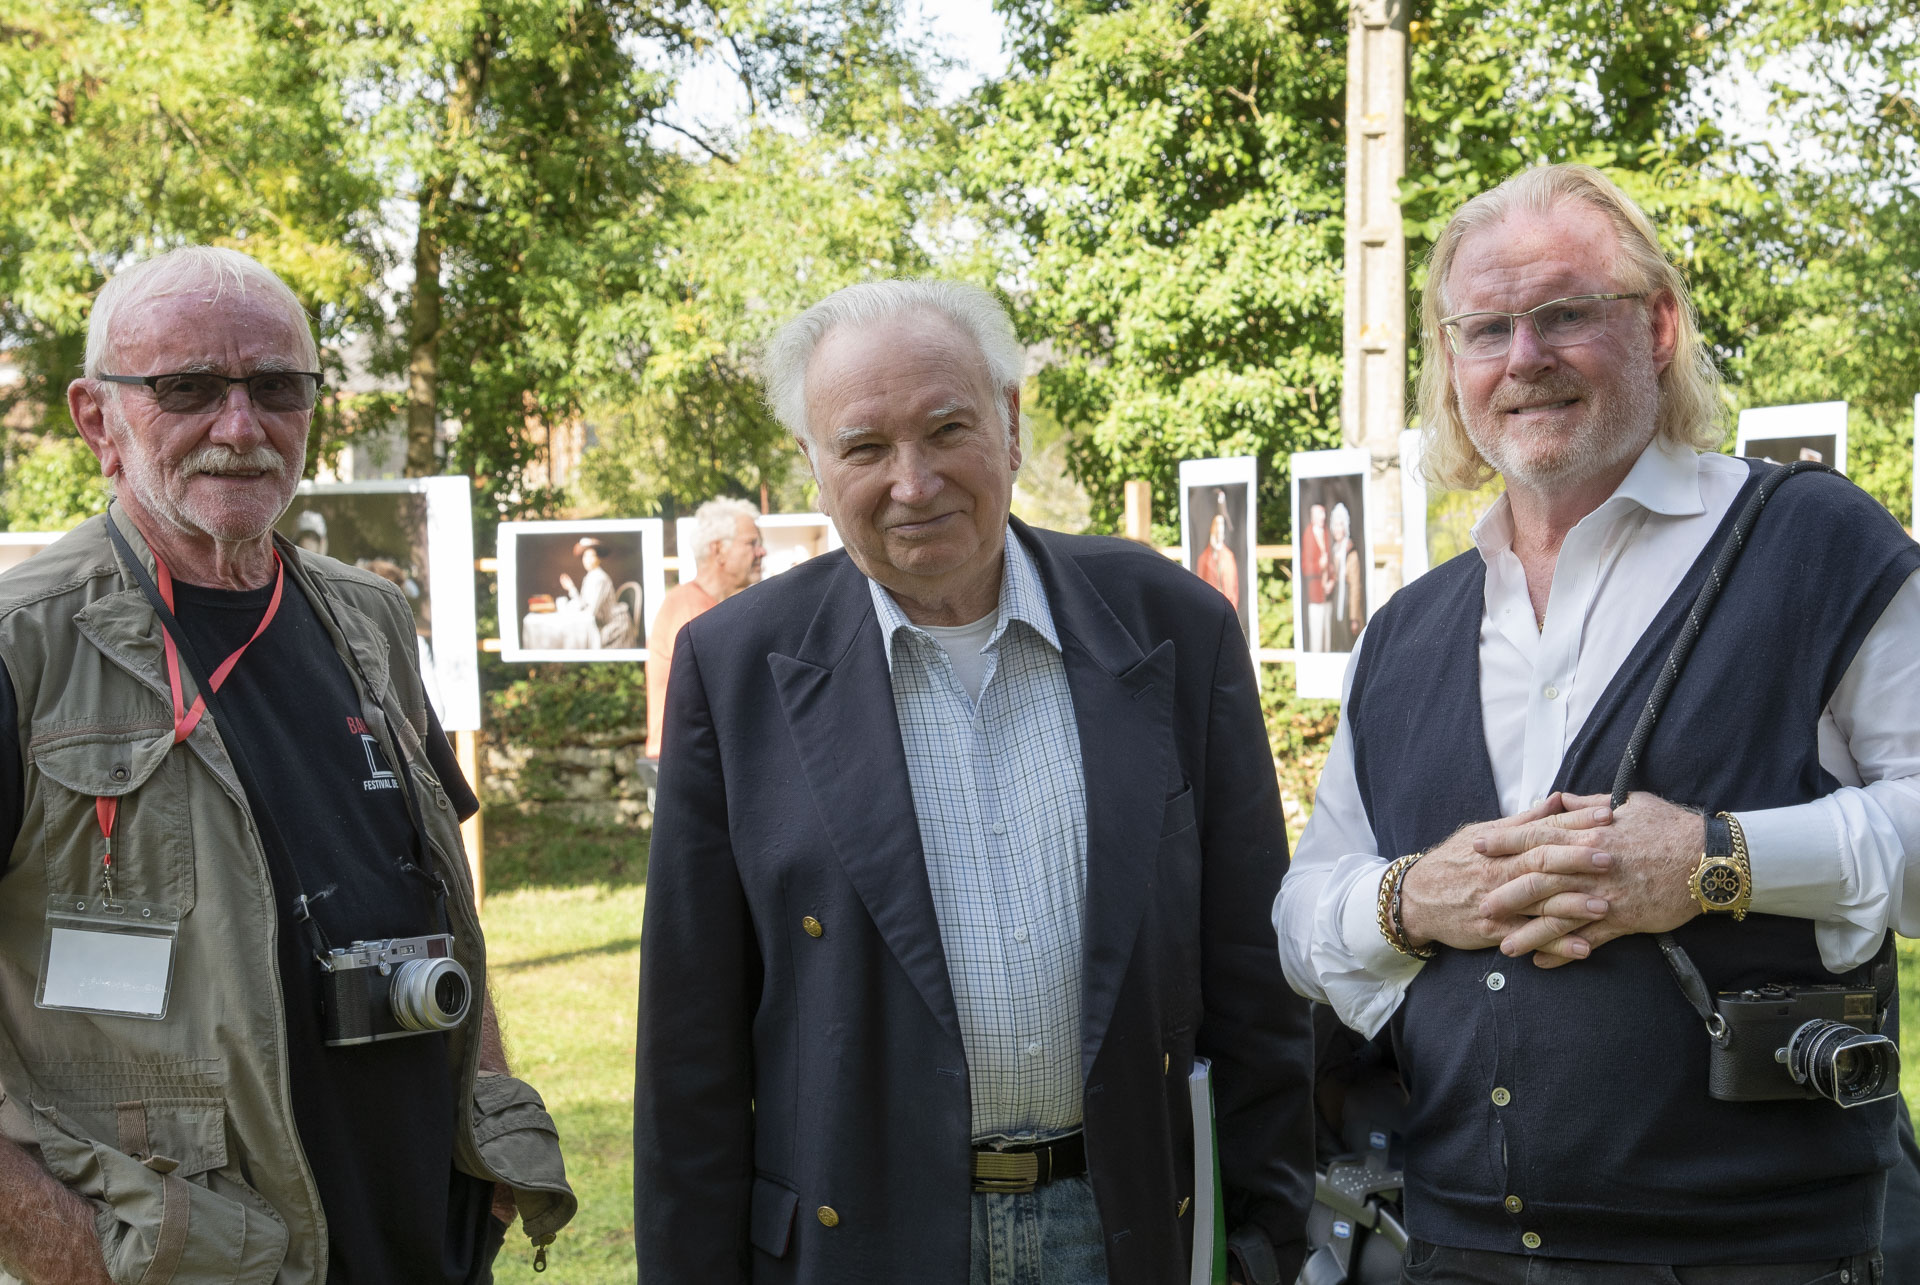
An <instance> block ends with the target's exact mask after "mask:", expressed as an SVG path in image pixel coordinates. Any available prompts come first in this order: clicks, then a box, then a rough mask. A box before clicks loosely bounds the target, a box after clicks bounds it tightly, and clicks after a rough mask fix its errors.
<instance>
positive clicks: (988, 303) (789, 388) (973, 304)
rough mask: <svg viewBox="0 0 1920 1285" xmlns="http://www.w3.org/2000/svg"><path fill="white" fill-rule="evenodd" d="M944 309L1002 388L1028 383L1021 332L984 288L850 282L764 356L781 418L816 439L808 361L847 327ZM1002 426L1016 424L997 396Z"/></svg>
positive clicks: (804, 437)
mask: <svg viewBox="0 0 1920 1285" xmlns="http://www.w3.org/2000/svg"><path fill="white" fill-rule="evenodd" d="M923 309H924V310H927V311H931V312H935V313H938V314H939V315H940V316H942V317H945V318H946V319H947V320H948V321H950V322H952V323H953V324H954V325H955V326H957V327H959V329H960V331H961V333H963V334H965V335H967V336H969V337H970V338H972V340H973V341H974V343H975V344H977V345H978V346H979V348H980V355H981V356H982V357H983V358H985V359H986V363H987V374H988V376H989V377H990V378H991V379H992V380H993V386H994V388H995V390H996V391H999V392H1002V393H1004V392H1006V391H1008V390H1010V389H1016V388H1018V387H1020V379H1021V376H1023V375H1024V374H1025V373H1026V361H1027V354H1026V350H1025V349H1024V348H1022V347H1021V346H1020V340H1019V339H1018V338H1016V337H1015V335H1014V333H1013V321H1012V319H1011V318H1010V317H1008V316H1007V310H1006V308H1004V307H1003V306H1001V303H1000V301H999V300H998V299H996V298H994V296H993V295H992V294H990V293H988V292H987V291H985V290H982V289H981V288H980V287H979V286H973V285H967V284H966V283H964V282H960V281H941V280H938V279H935V278H931V277H921V278H914V279H900V280H893V281H867V282H863V283H861V284H859V285H852V286H848V287H846V288H845V289H843V290H836V291H835V292H834V293H832V294H830V295H828V296H827V297H826V298H824V299H822V300H821V301H820V302H819V303H816V304H814V305H813V306H812V307H811V308H808V309H807V310H806V311H805V312H803V313H801V314H800V315H799V316H797V317H795V318H794V319H793V320H792V321H789V322H788V323H787V324H786V325H784V326H782V327H780V329H779V331H778V332H777V333H776V334H775V335H774V336H773V338H772V340H771V341H769V342H768V344H767V347H766V351H765V353H764V355H763V358H762V363H761V364H762V377H763V378H764V380H765V382H766V387H767V402H768V404H769V405H770V406H771V407H772V408H773V414H774V418H775V419H778V420H779V421H780V423H781V425H782V426H783V427H784V428H785V429H786V430H787V431H788V432H789V433H792V434H793V435H794V437H796V438H798V439H799V441H800V443H801V445H803V446H804V445H807V444H809V442H810V440H811V439H810V438H809V436H808V429H807V363H808V362H810V361H811V360H812V359H813V353H814V350H815V349H816V348H818V347H819V346H820V341H821V340H823V339H825V338H826V337H827V336H828V335H829V334H831V333H832V332H833V331H834V330H836V329H837V328H839V327H840V326H844V325H853V326H871V325H874V324H876V323H878V322H882V321H887V320H889V319H891V318H893V317H896V316H899V315H900V314H901V313H903V312H915V311H920V310H923ZM995 405H996V406H998V408H999V412H1000V423H1001V426H1002V427H1004V428H1007V429H1011V428H1012V427H1013V425H1012V424H1011V423H1010V422H1009V417H1008V413H1007V405H1006V402H1005V400H1004V399H998V398H997V399H995Z"/></svg>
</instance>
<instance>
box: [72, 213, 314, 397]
mask: <svg viewBox="0 0 1920 1285" xmlns="http://www.w3.org/2000/svg"><path fill="white" fill-rule="evenodd" d="M201 290H204V291H206V292H207V294H206V301H207V302H208V303H217V302H218V301H219V300H220V298H221V297H222V296H223V295H225V294H226V293H227V292H228V291H229V290H231V291H232V292H233V293H234V294H236V295H242V296H244V295H245V294H246V293H247V292H248V291H249V290H259V291H260V292H261V293H262V294H264V295H265V296H266V297H267V298H268V299H269V300H272V301H274V302H277V303H279V304H281V305H282V306H283V307H284V308H285V310H286V313H287V316H288V318H289V319H294V318H297V319H298V321H299V324H298V325H297V326H296V327H295V329H297V330H298V331H299V333H300V338H301V344H302V352H301V355H300V360H301V361H302V362H304V363H305V366H306V369H308V370H317V369H319V361H320V349H319V347H318V346H317V345H316V344H315V343H314V341H313V331H312V329H311V328H310V327H309V326H308V325H307V310H306V309H305V308H303V307H301V306H300V299H299V297H298V296H297V295H295V294H294V293H293V291H292V290H291V289H290V288H289V287H288V286H287V283H286V282H284V281H282V280H281V279H280V278H279V277H278V276H277V275H276V274H275V273H274V271H273V270H272V269H271V268H269V267H267V266H266V265H265V264H263V263H261V262H260V261H259V260H258V259H255V258H253V257H252V256H251V255H245V254H242V253H240V251H238V250H229V249H226V248H224V247H222V246H213V245H186V246H181V247H180V248H179V249H177V250H169V251H167V252H166V253H165V254H162V255H157V256H155V257H154V258H151V259H147V260H145V261H144V262H141V263H136V264H134V265H133V266H132V267H130V268H123V269H121V270H120V271H119V272H116V273H114V274H113V276H112V277H110V278H109V279H108V280H107V283H106V284H105V285H103V286H101V287H100V293H99V294H98V295H96V296H95V297H94V300H93V309H92V311H91V313H90V314H89V315H88V317H87V359H86V367H85V373H86V376H87V378H88V379H93V378H95V377H97V376H99V375H100V374H102V373H106V374H113V375H124V374H127V373H129V372H127V371H120V370H114V369H113V364H114V361H115V360H116V357H117V354H116V353H115V351H114V347H113V321H114V318H115V317H117V316H118V315H119V313H120V310H121V309H123V308H126V307H128V306H131V305H138V304H143V303H146V302H148V301H149V300H152V299H163V298H167V297H169V296H174V295H183V294H189V293H192V292H195V291H201ZM132 373H135V374H139V373H143V372H138V371H135V372H132ZM144 373H155V374H159V373H164V372H158V371H156V372H144Z"/></svg>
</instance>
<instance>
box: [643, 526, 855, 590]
mask: <svg viewBox="0 0 1920 1285" xmlns="http://www.w3.org/2000/svg"><path fill="white" fill-rule="evenodd" d="M754 521H755V522H757V523H758V524H759V527H760V543H762V544H764V545H766V546H767V556H766V557H765V558H763V559H762V560H761V562H760V578H761V579H762V580H765V579H766V578H767V577H768V576H777V575H779V574H780V573H781V572H782V571H787V570H791V569H792V568H794V567H797V566H799V565H800V564H801V563H802V562H805V561H806V560H807V559H808V558H817V557H819V556H820V555H821V554H823V553H829V552H831V551H833V550H834V549H837V548H839V547H840V532H839V531H838V530H837V529H835V527H834V525H833V519H832V518H830V517H828V516H827V515H826V514H824V513H763V514H761V515H760V516H759V517H758V518H756V519H754ZM693 528H694V520H693V519H692V518H690V517H687V518H675V519H674V523H673V539H674V547H675V548H677V549H679V550H680V555H679V559H678V566H679V577H680V578H679V579H678V580H677V581H675V583H676V584H685V583H686V582H687V581H689V580H691V579H693V576H694V572H695V571H696V570H698V567H697V566H696V565H695V562H694V550H693V546H694V544H695V543H696V541H695V539H694V534H693Z"/></svg>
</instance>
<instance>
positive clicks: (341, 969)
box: [320, 933, 473, 1045]
mask: <svg viewBox="0 0 1920 1285" xmlns="http://www.w3.org/2000/svg"><path fill="white" fill-rule="evenodd" d="M472 1005H473V983H472V981H471V980H470V979H469V978H468V976H467V970H466V969H465V968H462V967H461V966H460V961H459V960H457V959H455V958H454V957H453V938H452V937H451V936H449V935H448V934H446V933H435V934H433V935H431V936H427V937H389V938H386V939H384V940H381V941H356V942H354V943H353V945H351V946H348V947H346V948H345V949H344V950H339V949H336V950H330V951H328V952H327V954H326V957H325V958H323V959H322V960H321V961H320V1021H321V1027H322V1030H323V1033H324V1035H325V1038H326V1042H327V1043H328V1044H331V1045H342V1044H371V1043H373V1042H374V1041H376V1040H397V1039H400V1038H402V1037H404V1036H408V1035H427V1034H431V1033H432V1032H434V1031H450V1030H452V1029H453V1028H454V1027H456V1026H458V1025H460V1023H461V1022H463V1021H465V1020H466V1017H467V1010H468V1009H469V1008H471V1007H472Z"/></svg>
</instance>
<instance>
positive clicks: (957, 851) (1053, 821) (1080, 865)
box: [868, 531, 1087, 1142]
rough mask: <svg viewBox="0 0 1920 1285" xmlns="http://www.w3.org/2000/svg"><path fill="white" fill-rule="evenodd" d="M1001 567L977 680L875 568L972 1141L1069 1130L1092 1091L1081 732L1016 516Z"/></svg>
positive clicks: (877, 604)
mask: <svg viewBox="0 0 1920 1285" xmlns="http://www.w3.org/2000/svg"><path fill="white" fill-rule="evenodd" d="M1004 567H1005V573H1004V575H1003V576H1002V579H1001V585H1000V603H999V607H998V610H997V611H996V612H995V614H994V617H993V628H992V631H991V633H989V634H987V635H986V636H985V637H984V638H983V639H982V640H981V641H982V642H984V644H985V645H984V647H980V644H979V643H976V644H975V646H976V647H980V657H976V658H975V659H976V660H977V661H978V662H979V665H978V668H977V670H976V675H977V677H976V681H977V683H978V686H977V688H974V687H973V684H972V683H969V682H968V681H967V680H966V677H965V676H964V675H963V674H961V673H959V672H956V666H955V663H954V660H953V657H952V656H951V655H950V654H949V652H948V650H947V648H946V647H945V646H943V645H942V643H941V641H940V640H936V639H935V638H934V637H933V636H931V635H930V634H929V633H928V632H927V631H926V630H925V629H922V628H921V627H919V626H917V625H915V624H913V623H911V622H910V621H908V619H907V617H906V615H905V613H903V612H902V611H901V610H900V606H899V604H898V603H896V602H895V601H894V600H893V598H892V596H891V595H889V594H888V593H887V591H886V590H885V589H883V588H881V587H880V584H879V583H878V582H877V581H869V582H868V586H869V588H870V589H871V591H872V595H873V607H874V611H875V613H876V614H877V615H878V616H879V619H880V632H881V634H882V635H883V636H884V637H885V638H886V640H887V665H888V668H889V670H890V671H891V674H892V681H893V708H894V713H895V715H896V716H897V717H898V718H899V721H900V740H901V744H902V746H903V748H904V749H905V750H906V756H907V779H908V781H909V783H910V784H911V785H912V787H913V810H914V813H915V815H916V817H917V818H918V820H919V823H920V845H921V847H922V849H924V851H925V854H926V862H927V883H928V885H929V887H930V889H931V891H932V893H933V911H934V917H935V918H936V919H937V920H938V921H939V924H940V945H941V948H942V950H943V951H944V952H945V954H946V957H947V979H948V982H949V983H950V984H951V985H952V987H953V1002H954V1007H955V1009H956V1010H957V1011H958V1014H959V1018H960V1042H961V1044H962V1045H963V1046H964V1047H965V1049H966V1052H967V1078H968V1084H969V1087H970V1088H971V1090H972V1098H973V1140H974V1141H975V1142H985V1141H989V1140H991V1139H994V1138H998V1137H1006V1138H1024V1137H1040V1138H1045V1137H1052V1136H1055V1135H1057V1134H1061V1133H1065V1132H1067V1131H1069V1130H1071V1129H1076V1128H1078V1127H1080V1121H1081V1109H1082V1106H1083V1101H1082V1092H1081V1069H1080V976H1081V930H1082V927H1083V925H1084V923H1085V920H1086V901H1087V791H1086V776H1085V773H1084V771H1083V769H1082V766H1081V760H1080V732H1079V727H1078V724H1077V723H1076V722H1075V720H1074V714H1073V692H1072V690H1071V689H1070V688H1069V687H1068V686H1067V669H1066V663H1065V661H1064V660H1063V659H1062V657H1061V655H1060V635H1059V634H1058V632H1057V631H1056V630H1055V628H1054V623H1053V612H1052V609H1051V608H1050V607H1049V606H1048V605H1047V594H1046V587H1045V586H1044V585H1043V584H1042V583H1041V580H1040V573H1039V569H1038V568H1037V567H1035V566H1034V564H1033V559H1032V557H1031V556H1030V555H1029V554H1028V553H1027V551H1026V549H1025V548H1024V547H1022V546H1021V544H1020V541H1019V539H1018V538H1017V537H1016V536H1015V535H1014V534H1013V533H1012V532H1011V531H1009V532H1008V533H1007V539H1006V554H1005V563H1004ZM966 628H969V627H964V626H963V627H962V628H961V629H960V630H947V631H944V632H945V633H946V639H945V641H946V642H947V643H949V644H953V645H956V646H957V645H959V644H958V640H957V639H956V637H955V634H956V633H964V632H965V629H966ZM982 658H984V659H982ZM967 668H969V669H973V668H974V666H972V665H969V666H968V667H967ZM976 691H977V696H976V694H975V693H976Z"/></svg>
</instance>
